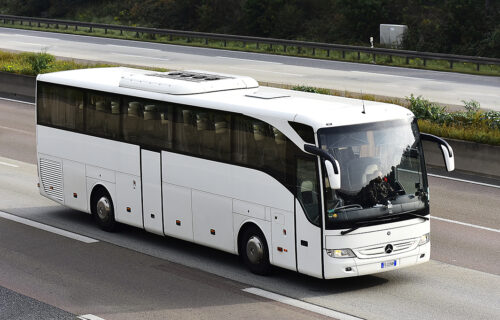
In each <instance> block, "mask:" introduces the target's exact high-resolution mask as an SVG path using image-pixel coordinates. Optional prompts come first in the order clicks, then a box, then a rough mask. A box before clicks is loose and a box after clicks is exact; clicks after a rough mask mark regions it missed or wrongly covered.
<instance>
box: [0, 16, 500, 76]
mask: <svg viewBox="0 0 500 320" xmlns="http://www.w3.org/2000/svg"><path fill="white" fill-rule="evenodd" d="M0 20H3V23H4V24H8V23H11V24H15V22H19V23H20V25H23V24H24V23H28V25H29V26H33V24H36V26H37V27H42V25H43V24H45V26H46V27H48V28H50V27H51V26H53V27H54V28H56V29H59V28H60V27H61V26H63V27H64V28H65V29H68V28H69V27H70V26H71V27H73V28H74V30H75V31H76V30H78V28H88V30H87V31H88V32H93V30H94V29H102V30H104V33H105V34H107V33H108V31H109V30H115V31H120V34H121V35H123V32H124V31H128V32H135V33H136V37H139V34H148V35H150V36H151V37H152V38H155V37H156V36H157V35H162V36H168V37H169V38H170V40H172V37H174V36H175V37H182V38H186V39H187V42H190V41H191V40H192V39H204V41H205V44H206V45H208V41H209V40H218V41H222V42H223V46H224V47H226V46H227V42H228V41H237V42H242V43H243V44H244V45H246V44H247V43H255V44H256V47H257V49H259V44H267V45H269V46H270V47H271V48H272V46H277V47H281V48H282V50H283V52H284V53H286V52H287V49H289V48H290V47H296V48H298V49H297V50H298V52H299V53H300V51H301V48H309V49H312V55H316V49H321V50H325V51H326V56H327V57H330V52H331V51H339V52H341V53H342V58H343V59H345V57H346V52H357V58H358V60H361V53H365V54H368V55H371V56H372V59H373V61H376V56H377V55H385V56H388V57H389V61H392V57H393V56H397V57H404V58H406V64H409V62H410V61H409V60H410V59H416V58H419V59H422V61H423V65H424V66H426V64H427V60H443V61H448V63H449V66H450V69H453V64H454V63H455V62H466V63H472V64H476V70H478V71H479V68H480V65H500V59H497V58H488V57H475V56H462V55H454V54H444V53H433V52H419V51H410V50H397V49H387V48H370V47H362V46H349V45H341V44H330V43H320V42H308V41H297V40H285V39H273V38H259V37H251V36H238V35H228V34H218V33H206V32H194V31H182V30H171V29H156V28H144V27H129V26H122V25H113V24H102V23H91V22H80V21H70V20H58V19H45V18H33V17H21V16H12V15H0Z"/></svg>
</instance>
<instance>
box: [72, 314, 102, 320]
mask: <svg viewBox="0 0 500 320" xmlns="http://www.w3.org/2000/svg"><path fill="white" fill-rule="evenodd" d="M77 319H80V320H104V319H103V318H100V317H98V316H94V315H93V314H84V315H81V316H78V317H77Z"/></svg>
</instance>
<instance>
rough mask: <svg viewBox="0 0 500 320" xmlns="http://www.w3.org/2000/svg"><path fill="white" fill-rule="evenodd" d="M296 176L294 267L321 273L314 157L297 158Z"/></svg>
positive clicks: (317, 192)
mask: <svg viewBox="0 0 500 320" xmlns="http://www.w3.org/2000/svg"><path fill="white" fill-rule="evenodd" d="M296 177H297V180H296V181H297V184H296V186H297V198H296V200H295V223H296V230H297V231H296V236H297V238H296V241H297V244H296V245H297V271H299V272H301V273H304V274H307V275H310V276H314V277H323V260H322V245H321V220H322V219H321V197H320V192H319V190H320V185H319V181H318V170H317V159H316V157H311V158H297V174H296Z"/></svg>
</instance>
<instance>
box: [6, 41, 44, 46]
mask: <svg viewBox="0 0 500 320" xmlns="http://www.w3.org/2000/svg"><path fill="white" fill-rule="evenodd" d="M10 42H14V43H20V44H27V45H32V46H46V44H44V43H34V42H26V41H15V40H11V41H10Z"/></svg>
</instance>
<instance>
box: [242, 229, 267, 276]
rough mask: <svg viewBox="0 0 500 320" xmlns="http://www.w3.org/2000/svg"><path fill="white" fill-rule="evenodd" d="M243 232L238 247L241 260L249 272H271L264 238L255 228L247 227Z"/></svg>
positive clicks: (263, 273) (262, 273)
mask: <svg viewBox="0 0 500 320" xmlns="http://www.w3.org/2000/svg"><path fill="white" fill-rule="evenodd" d="M244 232H245V233H244V234H243V237H242V240H243V241H241V248H240V254H241V256H242V258H243V262H244V263H245V265H246V266H247V268H248V269H250V271H251V272H253V273H255V274H259V275H268V274H269V273H270V272H271V264H270V263H269V250H268V248H267V243H266V238H265V237H264V235H263V234H262V232H261V231H260V230H258V229H257V228H249V229H247V230H245V231H244Z"/></svg>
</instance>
